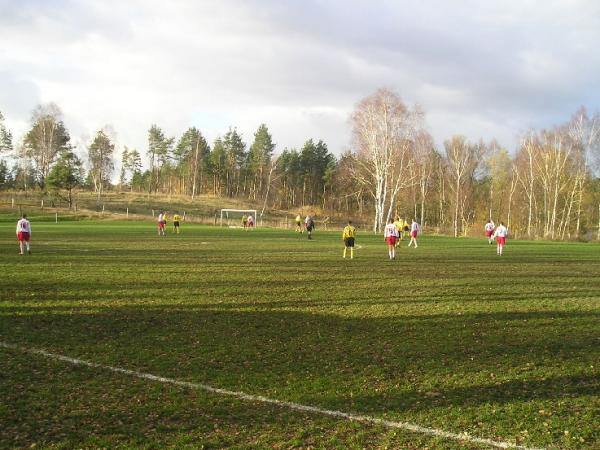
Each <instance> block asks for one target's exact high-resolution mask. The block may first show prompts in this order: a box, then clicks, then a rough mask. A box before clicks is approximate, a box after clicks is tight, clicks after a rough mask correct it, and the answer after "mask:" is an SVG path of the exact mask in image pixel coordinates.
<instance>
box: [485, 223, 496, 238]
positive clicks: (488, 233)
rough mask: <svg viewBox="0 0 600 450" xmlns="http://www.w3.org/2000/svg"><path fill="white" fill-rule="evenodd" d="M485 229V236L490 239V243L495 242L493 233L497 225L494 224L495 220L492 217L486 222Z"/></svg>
mask: <svg viewBox="0 0 600 450" xmlns="http://www.w3.org/2000/svg"><path fill="white" fill-rule="evenodd" d="M484 229H485V237H486V238H487V239H488V244H491V243H492V242H493V239H492V234H494V230H495V229H496V225H495V224H494V221H493V220H492V219H490V221H489V222H488V223H486V224H485V227H484Z"/></svg>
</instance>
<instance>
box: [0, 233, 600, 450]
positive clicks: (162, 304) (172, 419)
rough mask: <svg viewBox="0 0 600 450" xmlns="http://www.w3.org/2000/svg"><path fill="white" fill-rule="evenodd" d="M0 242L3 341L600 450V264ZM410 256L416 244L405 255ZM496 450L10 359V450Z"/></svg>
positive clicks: (298, 249)
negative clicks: (27, 251)
mask: <svg viewBox="0 0 600 450" xmlns="http://www.w3.org/2000/svg"><path fill="white" fill-rule="evenodd" d="M182 230H183V232H182V234H181V235H179V236H174V235H173V234H170V235H168V236H167V237H165V238H159V237H158V236H156V235H155V229H154V226H153V224H152V223H136V222H78V223H59V224H52V223H47V224H35V223H34V224H33V231H34V234H33V241H32V251H33V255H32V256H31V257H20V256H19V255H17V245H16V242H15V241H14V225H13V224H10V225H9V224H0V236H1V238H0V252H1V253H2V255H3V257H2V258H1V260H0V266H1V267H0V273H2V276H1V277H0V292H1V293H2V295H1V298H0V340H1V341H3V342H8V343H14V344H19V345H22V346H25V347H32V348H42V349H45V350H48V351H51V352H55V353H59V354H63V355H68V356H72V357H78V358H82V359H85V360H89V361H93V362H97V363H101V364H106V365H112V366H120V367H124V368H128V369H134V370H139V371H142V372H149V373H152V374H155V375H161V376H165V377H171V378H176V379H178V380H185V381H193V382H199V383H206V384H210V385H212V386H215V387H221V388H227V389H231V390H236V391H244V392H247V393H250V394H258V395H264V396H268V397H271V398H276V399H280V400H285V401H294V402H298V403H302V404H307V405H313V406H318V407H322V408H326V409H336V410H341V411H345V412H356V413H359V414H368V415H372V416H374V417H381V418H386V419H390V420H398V421H406V422H410V423H415V424H419V425H422V426H428V427H434V428H440V429H443V430H446V431H451V432H457V433H460V432H467V433H470V434H472V435H475V436H479V437H486V438H490V439H495V440H502V441H509V442H517V443H520V444H522V445H528V446H537V447H549V448H590V449H591V448H598V447H600V432H599V429H598V423H599V420H600V412H599V411H600V386H599V385H600V383H599V381H600V376H599V364H600V320H599V319H600V302H599V299H600V279H599V274H600V251H599V250H600V248H599V247H598V245H597V244H576V243H555V242H525V241H509V243H508V246H507V247H506V249H505V255H504V256H502V257H497V256H496V254H495V249H494V247H493V246H489V245H487V243H486V241H485V240H484V239H480V240H472V239H458V240H455V239H450V238H443V237H429V236H424V237H422V238H421V239H420V246H419V248H418V249H416V250H414V249H408V248H404V247H403V248H400V249H399V250H398V260H396V261H389V260H387V250H386V246H385V243H384V242H383V239H382V238H381V237H379V236H373V235H372V234H370V233H367V232H365V233H362V234H359V236H358V239H357V245H359V246H360V247H359V248H357V250H356V255H355V256H356V257H355V259H354V260H352V261H350V260H343V259H342V258H341V253H342V249H343V246H342V243H341V231H340V232H335V233H333V232H329V233H325V232H320V231H318V230H317V232H316V234H315V239H314V240H313V241H307V240H306V237H305V235H302V236H300V235H298V234H295V233H293V232H292V231H281V230H267V229H258V230H254V231H253V232H249V233H245V232H243V231H242V230H239V229H219V228H212V227H202V226H190V225H188V226H185V225H184V226H183V228H182ZM404 245H406V243H404ZM31 444H36V445H37V446H38V447H53V448H71V447H107V448H115V447H123V448H126V447H142V448H163V447H185V446H189V447H193V448H198V447H204V448H224V447H228V448H386V447H387V448H415V449H416V448H432V449H434V448H435V449H437V448H443V449H462V448H485V447H484V446H481V445H475V444H469V443H468V442H464V441H463V442H454V441H449V440H445V439H440V438H434V437H430V436H425V435H419V434H415V433H410V432H405V431H401V430H390V429H385V428H381V427H377V426H369V425H364V424H356V423H349V422H347V421H343V420H334V419H332V418H327V417H321V416H318V415H312V414H305V413H298V412H293V411H289V410H286V409H285V408H279V407H275V406H269V405H264V404H255V403H248V402H244V401H239V400H235V399H232V398H226V397H220V396H217V395H214V394H209V393H205V392H202V391H193V390H189V389H185V388H181V387H176V386H166V385H163V384H159V383H156V382H151V381H145V380H139V379H135V378H132V377H128V376H125V375H117V374H113V373H110V372H108V371H103V370H100V369H90V368H85V367H74V366H71V365H68V364H66V363H64V362H58V361H53V360H50V359H47V358H44V357H41V356H32V355H30V354H24V353H22V352H19V351H16V350H9V349H3V348H0V447H3V448H13V447H29V446H30V445H31Z"/></svg>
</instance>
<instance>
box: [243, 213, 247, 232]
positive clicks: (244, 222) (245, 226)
mask: <svg viewBox="0 0 600 450" xmlns="http://www.w3.org/2000/svg"><path fill="white" fill-rule="evenodd" d="M242 227H244V230H245V229H246V228H248V217H247V216H246V214H244V215H243V216H242Z"/></svg>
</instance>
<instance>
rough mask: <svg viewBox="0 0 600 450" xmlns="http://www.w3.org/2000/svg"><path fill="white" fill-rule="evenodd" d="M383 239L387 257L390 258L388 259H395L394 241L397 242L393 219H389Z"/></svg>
mask: <svg viewBox="0 0 600 450" xmlns="http://www.w3.org/2000/svg"><path fill="white" fill-rule="evenodd" d="M383 238H384V239H385V242H387V246H388V255H389V256H390V259H395V258H396V241H397V240H398V229H397V228H396V225H394V219H391V218H390V220H389V221H388V224H387V225H386V226H385V230H384V232H383Z"/></svg>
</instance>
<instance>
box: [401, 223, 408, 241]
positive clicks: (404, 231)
mask: <svg viewBox="0 0 600 450" xmlns="http://www.w3.org/2000/svg"><path fill="white" fill-rule="evenodd" d="M402 225H403V227H402V235H401V236H400V239H404V234H405V233H408V232H409V231H410V227H409V226H408V220H406V219H402Z"/></svg>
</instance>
